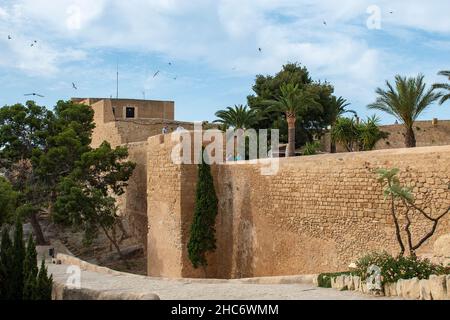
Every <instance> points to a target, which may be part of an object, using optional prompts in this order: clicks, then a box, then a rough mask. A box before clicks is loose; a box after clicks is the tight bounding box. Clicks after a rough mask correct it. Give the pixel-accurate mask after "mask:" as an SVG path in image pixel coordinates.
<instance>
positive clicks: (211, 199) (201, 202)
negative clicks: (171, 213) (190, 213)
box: [188, 162, 218, 268]
mask: <svg viewBox="0 0 450 320" xmlns="http://www.w3.org/2000/svg"><path fill="white" fill-rule="evenodd" d="M217 202H218V200H217V196H216V191H215V188H214V181H213V177H212V175H211V167H210V166H209V165H208V164H207V163H206V162H202V163H201V164H199V165H198V180H197V189H196V196H195V211H194V219H193V223H192V226H191V234H190V239H189V244H188V253H189V259H190V260H191V262H192V265H193V266H194V268H198V267H200V266H202V267H206V266H207V265H208V263H207V261H206V253H207V252H212V251H214V250H215V249H216V238H215V232H216V230H215V223H216V216H217Z"/></svg>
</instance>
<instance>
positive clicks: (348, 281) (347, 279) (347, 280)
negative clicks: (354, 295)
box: [344, 276, 355, 291]
mask: <svg viewBox="0 0 450 320" xmlns="http://www.w3.org/2000/svg"><path fill="white" fill-rule="evenodd" d="M344 287H347V290H352V291H353V290H355V284H354V282H353V276H344Z"/></svg>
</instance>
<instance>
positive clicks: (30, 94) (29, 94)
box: [24, 92, 44, 98]
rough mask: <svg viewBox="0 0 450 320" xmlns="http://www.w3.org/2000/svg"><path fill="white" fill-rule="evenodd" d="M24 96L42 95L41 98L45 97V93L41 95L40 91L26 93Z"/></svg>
mask: <svg viewBox="0 0 450 320" xmlns="http://www.w3.org/2000/svg"><path fill="white" fill-rule="evenodd" d="M24 96H38V97H41V98H44V96H43V95H41V94H39V93H34V92H33V93H26V94H24Z"/></svg>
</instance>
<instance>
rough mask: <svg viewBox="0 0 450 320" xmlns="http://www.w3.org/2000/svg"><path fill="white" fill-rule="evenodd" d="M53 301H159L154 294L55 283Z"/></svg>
mask: <svg viewBox="0 0 450 320" xmlns="http://www.w3.org/2000/svg"><path fill="white" fill-rule="evenodd" d="M52 300H159V297H158V295H156V294H154V293H145V294H144V293H141V294H138V293H130V292H116V291H97V290H92V289H87V288H79V289H77V288H70V287H67V286H66V285H65V284H62V283H57V282H55V283H54V284H53V290H52Z"/></svg>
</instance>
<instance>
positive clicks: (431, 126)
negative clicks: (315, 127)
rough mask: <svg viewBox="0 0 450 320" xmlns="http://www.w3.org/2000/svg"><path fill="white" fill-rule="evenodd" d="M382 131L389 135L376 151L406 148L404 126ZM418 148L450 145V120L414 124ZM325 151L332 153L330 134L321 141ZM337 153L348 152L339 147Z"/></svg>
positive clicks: (378, 145)
mask: <svg viewBox="0 0 450 320" xmlns="http://www.w3.org/2000/svg"><path fill="white" fill-rule="evenodd" d="M380 129H381V130H382V131H384V132H387V133H388V134H389V137H388V138H387V139H382V140H380V141H379V142H378V143H377V144H376V146H375V150H382V149H398V148H403V147H404V146H405V136H404V134H405V133H404V132H405V129H404V126H403V125H401V124H393V125H386V126H381V127H380ZM413 129H414V133H415V135H416V140H417V146H418V147H429V146H445V145H449V144H450V120H437V122H435V123H433V121H431V120H430V121H416V122H415V124H414V127H413ZM321 143H322V146H323V151H325V152H330V134H329V133H327V134H325V135H324V136H323V137H322V140H321ZM336 147H337V152H347V151H346V150H345V147H343V146H341V145H339V144H338V145H337V146H336Z"/></svg>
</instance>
